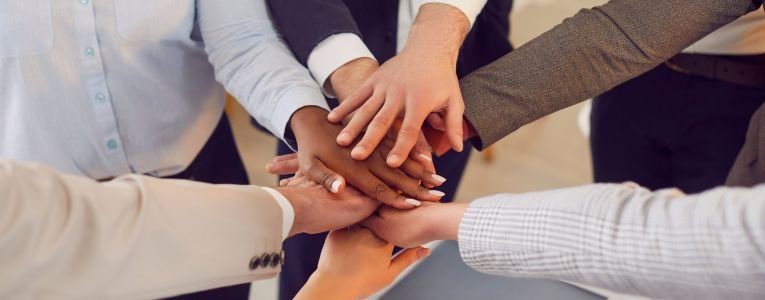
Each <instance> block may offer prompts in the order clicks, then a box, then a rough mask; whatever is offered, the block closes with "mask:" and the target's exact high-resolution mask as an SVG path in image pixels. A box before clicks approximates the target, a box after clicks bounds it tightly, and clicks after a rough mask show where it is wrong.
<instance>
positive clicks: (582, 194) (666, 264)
mask: <svg viewBox="0 0 765 300" xmlns="http://www.w3.org/2000/svg"><path fill="white" fill-rule="evenodd" d="M459 245H460V253H461V256H462V258H463V260H464V261H465V263H467V264H468V265H469V266H471V267H472V268H474V269H476V270H479V271H482V272H486V273H490V274H496V275H505V276H514V277H518V276H525V277H537V278H551V279H557V280H567V281H573V282H578V283H582V284H586V285H590V286H595V287H600V288H606V289H609V290H613V291H618V292H626V293H630V294H638V295H643V296H647V297H651V298H656V299H765V284H763V282H765V185H760V186H758V187H755V188H751V189H749V188H717V189H714V190H710V191H707V192H704V193H700V194H696V195H683V194H682V193H681V192H679V191H678V190H674V189H670V190H661V191H657V192H651V191H648V190H646V189H644V188H638V187H636V185H634V184H627V185H615V184H596V185H588V186H581V187H573V188H566V189H560V190H554V191H543V192H536V193H528V194H518V195H511V194H504V195H495V196H490V197H486V198H484V199H479V200H476V201H475V202H473V203H471V204H470V207H469V208H468V209H467V210H466V211H465V213H464V215H463V217H462V220H461V222H460V227H459Z"/></svg>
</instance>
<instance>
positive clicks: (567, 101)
mask: <svg viewBox="0 0 765 300" xmlns="http://www.w3.org/2000/svg"><path fill="white" fill-rule="evenodd" d="M761 5H762V0H694V1H688V0H611V1H610V2H608V3H607V4H605V5H603V6H600V7H596V8H594V9H585V10H582V11H580V12H579V13H578V14H576V15H575V16H573V17H571V18H569V19H567V20H565V21H564V22H563V23H562V24H560V25H558V26H556V27H555V28H553V29H552V30H550V31H548V32H546V33H545V34H543V35H541V36H540V37H538V38H536V39H534V40H533V41H531V42H529V43H528V44H526V45H524V46H523V47H520V48H519V49H517V50H515V51H514V52H512V53H510V54H508V55H506V56H504V57H503V58H501V59H499V60H497V61H496V62H494V63H492V64H490V65H488V66H486V67H484V68H482V69H480V70H478V71H476V72H474V73H473V74H470V75H468V76H467V77H465V78H464V79H463V80H461V82H460V84H461V87H462V92H463V94H464V99H465V106H466V108H465V116H466V118H467V119H468V120H469V121H470V123H471V124H472V125H473V126H474V127H475V129H476V131H477V132H478V134H479V136H480V138H478V139H475V140H474V141H473V144H474V145H475V146H476V147H478V148H479V149H482V148H484V147H488V146H489V145H491V144H493V143H495V142H496V141H498V140H499V139H501V138H503V137H505V136H506V135H508V134H510V133H511V132H513V131H515V130H516V129H518V128H520V127H521V126H523V125H525V124H528V123H530V122H532V121H534V120H537V119H539V118H541V117H543V116H545V115H548V114H550V113H553V112H555V111H557V110H560V109H563V108H565V107H568V106H571V105H573V104H575V103H578V102H581V101H583V100H585V99H588V98H590V97H594V96H596V95H598V94H600V93H603V92H605V91H607V90H608V89H610V88H613V87H614V86H616V85H618V84H621V83H623V82H624V81H627V80H629V79H630V78H633V77H635V76H638V75H640V74H642V73H644V72H646V71H648V70H650V69H652V68H654V67H655V66H657V65H659V64H660V63H662V62H664V61H665V60H667V59H668V58H670V57H672V56H673V55H675V54H677V53H679V52H680V51H682V50H683V49H685V48H686V47H688V46H689V45H691V44H692V43H694V42H695V41H698V40H700V39H701V38H703V37H704V36H706V35H707V34H709V33H711V32H712V31H714V30H716V29H718V28H720V27H722V26H723V25H725V24H728V23H730V22H732V21H734V20H735V19H736V18H738V17H740V16H743V15H745V14H746V13H748V12H750V11H753V10H755V9H757V8H758V7H760V6H761Z"/></svg>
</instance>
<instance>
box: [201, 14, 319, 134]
mask: <svg viewBox="0 0 765 300" xmlns="http://www.w3.org/2000/svg"><path fill="white" fill-rule="evenodd" d="M198 3H199V4H198V5H199V7H198V14H199V16H198V18H199V23H200V27H201V30H202V36H203V39H204V43H205V48H206V50H207V52H208V54H209V57H210V62H211V63H212V65H213V67H214V68H215V74H216V78H217V79H218V81H220V82H221V83H222V84H223V85H224V86H225V87H226V90H227V91H228V92H229V93H231V94H232V95H233V96H234V97H235V98H236V99H237V100H238V101H239V102H240V103H241V104H242V105H243V106H244V107H245V109H247V111H248V112H249V113H250V114H251V115H252V116H253V117H254V118H255V119H256V120H257V121H258V123H260V124H261V125H263V126H264V127H265V128H266V129H268V130H269V131H271V133H273V134H275V135H276V136H277V137H279V138H281V139H283V140H285V141H287V142H288V143H291V144H294V141H292V137H291V136H290V135H289V134H287V133H288V132H290V131H289V128H288V125H289V120H290V118H291V117H292V114H293V113H294V112H295V111H297V110H298V109H300V108H303V107H306V106H317V107H322V108H324V109H327V110H329V107H328V106H327V103H326V100H325V98H324V96H323V95H322V93H321V90H320V88H319V86H318V85H317V84H316V82H315V81H314V80H313V78H311V75H310V73H309V72H308V70H307V69H306V68H305V67H303V66H302V65H300V63H298V61H297V60H296V59H295V57H294V56H293V55H292V53H291V52H290V50H289V49H288V48H287V46H286V45H285V43H284V41H283V40H282V39H281V37H280V36H279V35H278V34H277V32H276V30H275V28H274V26H273V24H272V23H271V20H270V19H269V16H268V11H267V9H266V4H265V1H264V0H254V1H253V0H227V1H216V0H199V1H198Z"/></svg>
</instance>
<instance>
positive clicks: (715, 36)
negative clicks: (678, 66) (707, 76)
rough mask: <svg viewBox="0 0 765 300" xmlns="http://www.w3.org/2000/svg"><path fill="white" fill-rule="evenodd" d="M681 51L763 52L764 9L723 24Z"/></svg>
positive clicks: (716, 52) (722, 53)
mask: <svg viewBox="0 0 765 300" xmlns="http://www.w3.org/2000/svg"><path fill="white" fill-rule="evenodd" d="M683 52H684V53H700V54H717V55H755V54H763V53H765V10H762V9H758V10H755V11H753V12H751V13H749V14H747V15H745V16H743V17H741V18H739V19H738V20H736V21H733V22H732V23H730V24H728V25H725V26H723V27H722V28H720V29H718V30H717V31H715V32H713V33H711V34H710V35H708V36H706V37H705V38H703V39H701V40H700V41H698V42H696V43H695V44H693V45H691V46H690V47H688V49H685V50H684V51H683Z"/></svg>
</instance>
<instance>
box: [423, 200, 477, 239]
mask: <svg viewBox="0 0 765 300" xmlns="http://www.w3.org/2000/svg"><path fill="white" fill-rule="evenodd" d="M468 206H469V204H468V203H447V204H443V205H436V206H433V208H434V209H435V210H434V212H433V214H434V219H435V220H438V221H437V222H429V224H430V232H431V233H432V236H433V240H444V241H456V240H457V239H458V237H459V228H460V222H461V221H462V215H463V214H464V213H465V210H466V209H467V207H468Z"/></svg>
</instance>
